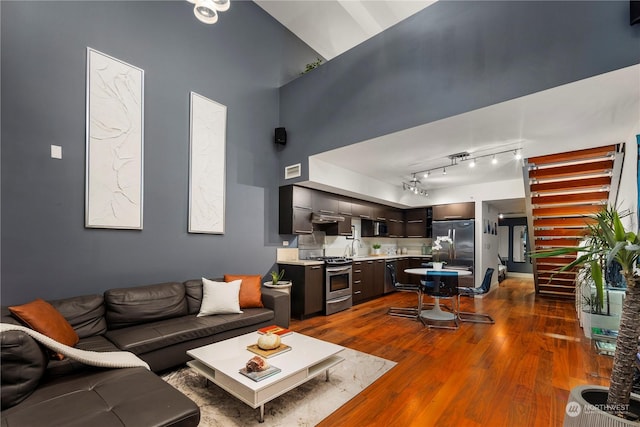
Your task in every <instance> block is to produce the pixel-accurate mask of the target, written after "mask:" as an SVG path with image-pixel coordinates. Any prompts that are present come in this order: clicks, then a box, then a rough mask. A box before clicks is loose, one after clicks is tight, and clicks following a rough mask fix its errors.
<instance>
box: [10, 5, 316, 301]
mask: <svg viewBox="0 0 640 427" xmlns="http://www.w3.org/2000/svg"><path fill="white" fill-rule="evenodd" d="M0 7H1V10H0V11H1V36H2V38H1V43H2V44H1V47H2V49H1V50H2V52H1V55H2V56H1V66H2V70H1V71H2V72H1V83H2V94H1V96H2V98H1V101H2V117H1V119H2V134H1V136H2V146H1V148H2V164H1V166H2V171H1V172H2V175H1V177H2V195H1V196H2V218H1V220H2V230H1V231H2V233H1V234H2V236H1V237H2V246H1V251H2V252H1V254H2V263H1V298H2V304H15V303H23V302H27V301H29V300H30V299H32V298H36V297H42V298H45V299H51V298H63V297H67V296H72V295H81V294H90V293H101V292H102V291H104V290H105V289H108V288H113V287H125V286H133V285H143V284H149V283H157V282H162V281H172V280H179V281H181V280H185V279H190V278H194V277H195V278H197V277H202V276H209V277H210V276H215V277H219V276H221V275H223V274H225V273H234V274H245V273H246V274H263V275H264V274H266V273H268V271H269V269H270V268H271V267H272V265H273V263H274V261H275V248H274V246H275V244H277V243H278V242H279V241H278V236H277V225H278V222H277V218H276V215H277V197H278V191H277V186H278V173H277V171H278V169H279V168H278V159H277V158H278V153H277V150H276V147H275V144H274V143H273V129H274V128H275V127H276V126H279V125H280V120H279V112H278V106H279V91H278V88H279V87H280V86H281V85H282V83H283V82H284V81H287V80H289V79H290V78H291V70H294V69H298V70H302V69H304V64H306V63H308V62H310V61H311V60H313V59H315V57H316V53H315V52H314V51H312V50H311V49H310V48H309V47H308V46H306V45H305V44H304V43H302V42H301V41H300V40H299V39H297V38H296V37H294V36H293V35H292V34H291V33H290V32H289V31H288V30H286V29H284V28H283V27H282V26H281V25H280V24H278V23H277V22H276V21H275V20H274V19H272V18H271V17H270V16H269V15H268V14H266V12H264V11H263V10H262V9H261V8H259V7H258V6H256V5H255V4H254V3H253V2H243V1H236V2H233V4H232V6H231V9H230V10H229V11H228V12H225V13H222V14H221V15H220V19H219V21H218V23H217V24H215V25H205V24H203V23H200V22H199V21H197V20H196V18H195V17H194V15H193V12H192V10H193V5H190V4H189V3H187V2H186V1H173V2H167V1H159V2H150V1H115V2H114V1H107V2H97V1H86V2H79V1H78V2H76V1H70V2H50V1H44V2H11V1H3V2H2V3H1V5H0ZM87 46H90V47H92V48H94V49H97V50H99V51H101V52H104V53H106V54H108V55H111V56H114V57H116V58H118V59H121V60H123V61H126V62H128V63H130V64H133V65H135V66H137V67H140V68H142V69H143V70H144V71H145V88H144V89H145V98H144V104H145V109H144V110H145V129H144V130H145V141H144V229H143V230H142V231H127V230H100V229H85V228H84V179H85V83H86V71H85V70H86V48H87ZM190 91H195V92H197V93H199V94H201V95H203V96H206V97H208V98H210V99H213V100H215V101H217V102H220V103H222V104H224V105H226V106H227V108H228V111H227V114H228V118H227V153H226V182H227V186H226V231H225V234H224V235H197V234H188V233H187V231H186V230H187V209H188V184H187V183H188V154H189V92H190ZM51 144H56V145H61V146H62V150H63V159H62V160H54V159H51V158H50V156H49V146H50V145H51ZM273 200H275V203H272V202H271V201H273Z"/></svg>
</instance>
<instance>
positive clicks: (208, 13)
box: [187, 0, 231, 24]
mask: <svg viewBox="0 0 640 427" xmlns="http://www.w3.org/2000/svg"><path fill="white" fill-rule="evenodd" d="M187 1H188V2H189V3H192V4H195V6H194V7H193V14H194V15H195V16H196V18H198V20H199V21H200V22H204V23H205V24H215V23H216V22H218V12H226V11H227V10H229V7H231V0H187Z"/></svg>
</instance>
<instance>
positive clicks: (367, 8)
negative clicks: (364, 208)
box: [254, 0, 640, 213]
mask: <svg viewBox="0 0 640 427" xmlns="http://www.w3.org/2000/svg"><path fill="white" fill-rule="evenodd" d="M254 1H255V3H257V4H258V5H259V6H260V7H262V8H263V9H264V10H266V11H267V12H268V13H269V14H271V15H272V16H273V17H274V18H275V19H277V20H278V21H279V22H281V23H282V24H283V25H284V26H285V27H287V28H288V29H289V30H291V31H292V32H293V33H295V34H296V35H297V36H298V37H300V38H301V39H302V40H303V41H305V42H306V43H307V44H308V45H309V46H311V47H312V48H313V49H315V50H316V51H317V52H318V53H320V54H321V55H322V56H324V57H325V58H326V59H328V60H329V59H331V58H333V57H335V56H337V55H339V54H341V53H343V52H345V51H346V50H348V49H350V48H352V47H354V46H356V45H357V44H359V43H362V42H363V41H365V40H366V39H368V38H370V37H372V36H374V35H375V34H377V33H379V32H381V31H383V30H384V29H386V28H388V27H390V26H392V25H394V24H396V23H398V22H400V21H401V20H403V19H405V18H407V17H409V16H411V15H412V14H414V13H416V12H418V11H420V10H422V9H423V8H425V7H427V6H429V5H430V4H432V3H435V1H424V0H415V1H401V0H386V1H385V0H363V1H359V0H319V1H308V0H305V1H302V0H298V1H296V0H290V1H278V0H254ZM637 133H640V66H633V67H629V68H625V69H622V70H617V71H613V72H611V73H607V74H603V75H599V76H595V77H592V78H589V79H585V80H581V81H578V82H574V83H570V84H567V85H563V86H559V87H556V88H553V89H549V90H546V91H543V92H539V93H535V94H532V95H529V96H525V97H522V98H517V99H514V100H510V101H507V102H503V103H500V104H496V105H492V106H489V107H485V108H482V109H479V110H475V111H471V112H468V113H464V114H460V115H458V116H455V117H450V118H447V119H443V120H439V121H437V122H433V123H428V124H425V125H422V126H418V127H415V128H411V129H406V130H404V131H400V132H396V133H393V134H389V135H384V136H380V137H378V138H374V139H372V140H369V141H363V142H360V143H357V144H353V145H349V146H346V147H343V148H340V149H336V150H332V151H329V152H325V153H321V154H318V155H316V156H314V157H317V158H318V159H320V160H322V161H324V162H328V163H333V164H335V165H337V166H339V167H342V168H346V169H348V170H351V171H353V172H355V173H358V174H361V175H363V176H371V177H374V178H376V179H377V180H380V181H383V182H387V183H389V184H392V185H397V186H401V185H402V184H401V183H402V182H408V181H409V180H410V179H411V177H412V173H415V172H421V171H424V170H425V169H431V168H435V167H442V166H445V165H448V164H450V160H449V158H448V157H447V156H448V155H450V154H454V153H459V152H463V151H467V152H469V153H472V154H476V155H484V154H493V153H496V152H498V151H505V150H513V149H521V151H522V155H523V157H525V158H526V157H532V156H538V155H544V154H551V153H558V152H564V151H572V150H576V149H581V148H587V147H596V146H601V145H606V144H614V143H619V142H624V141H627V140H629V138H630V137H632V136H633V135H635V134H637ZM391 150H392V153H393V155H389V153H390V152H391ZM353 159H358V161H357V162H354V161H353ZM490 160H491V159H490V158H484V159H480V160H479V163H478V166H477V167H475V168H474V169H469V168H468V167H467V164H468V162H467V163H460V164H459V165H458V166H455V167H451V168H448V169H447V175H446V176H443V175H442V171H441V170H438V171H437V173H436V172H435V171H434V172H433V173H432V174H431V175H430V177H429V178H427V179H425V178H424V177H422V176H421V175H420V176H418V178H419V179H420V180H421V186H422V187H424V188H425V189H427V190H428V189H435V188H445V187H454V186H463V185H468V184H473V183H475V184H477V183H488V182H497V181H502V180H507V179H515V178H522V162H518V161H516V160H514V157H513V155H512V153H511V152H509V153H505V154H503V155H500V156H498V160H499V163H498V165H497V166H494V165H491V164H490ZM497 198H498V197H497ZM494 207H495V208H496V209H497V210H498V211H500V212H507V213H510V212H512V213H513V212H516V211H517V212H524V202H523V200H522V199H515V200H503V201H496V202H495V203H494Z"/></svg>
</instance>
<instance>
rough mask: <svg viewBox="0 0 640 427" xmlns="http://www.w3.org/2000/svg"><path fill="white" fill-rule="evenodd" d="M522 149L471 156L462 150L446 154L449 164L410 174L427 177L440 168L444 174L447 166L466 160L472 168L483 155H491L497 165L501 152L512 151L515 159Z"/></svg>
mask: <svg viewBox="0 0 640 427" xmlns="http://www.w3.org/2000/svg"><path fill="white" fill-rule="evenodd" d="M521 151H522V149H520V148H516V149H515V150H514V149H513V148H511V149H508V150H502V151H496V152H494V153H487V154H481V155H474V156H473V157H471V153H469V152H467V151H463V152H460V153H455V154H450V155H448V156H447V158H448V159H449V164H448V165H444V166H437V167H434V168H430V169H425V170H421V171H417V172H412V175H413V176H414V177H415V176H416V175H422V176H423V177H425V178H427V177H428V176H429V175H430V174H431V172H433V171H439V170H442V175H446V174H447V168H450V167H453V166H458V165H460V164H462V163H464V162H466V161H469V167H470V168H473V167H475V166H476V164H477V163H478V160H479V159H482V158H485V157H491V163H492V164H493V165H497V164H498V163H499V162H498V156H499V155H501V154H505V153H513V156H514V158H516V159H518V160H519V159H521V158H522V154H521Z"/></svg>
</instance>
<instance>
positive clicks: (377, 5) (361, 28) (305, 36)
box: [254, 0, 435, 60]
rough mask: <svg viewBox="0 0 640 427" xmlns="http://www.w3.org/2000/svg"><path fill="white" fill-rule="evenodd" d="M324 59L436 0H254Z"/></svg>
mask: <svg viewBox="0 0 640 427" xmlns="http://www.w3.org/2000/svg"><path fill="white" fill-rule="evenodd" d="M254 2H255V3H256V4H257V5H258V6H260V7H261V8H263V9H264V10H265V11H266V12H267V13H268V14H269V15H271V16H273V17H274V18H275V19H276V20H278V22H280V23H281V24H282V25H284V26H285V27H287V28H288V29H289V30H290V31H291V32H292V33H294V34H295V35H297V36H298V37H299V38H300V39H301V40H302V41H304V42H305V43H306V44H308V45H309V46H311V47H312V48H313V49H314V50H315V51H316V52H318V53H319V54H320V55H322V56H323V57H324V58H325V59H326V60H330V59H333V58H335V57H336V56H338V55H340V54H341V53H343V52H346V51H347V50H349V49H351V48H352V47H354V46H357V45H359V44H360V43H362V42H363V41H365V40H367V39H369V38H370V37H373V36H375V35H376V34H378V33H380V32H382V31H384V30H386V29H387V28H389V27H391V26H393V25H395V24H397V23H398V22H400V21H402V20H403V19H405V18H408V17H409V16H411V15H413V14H414V13H416V12H419V11H420V10H422V9H424V8H425V7H427V6H429V5H430V4H432V3H435V0H373V1H372V0H368V1H367V0H365V1H359V0H316V1H314V0H297V1H296V0H254Z"/></svg>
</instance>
